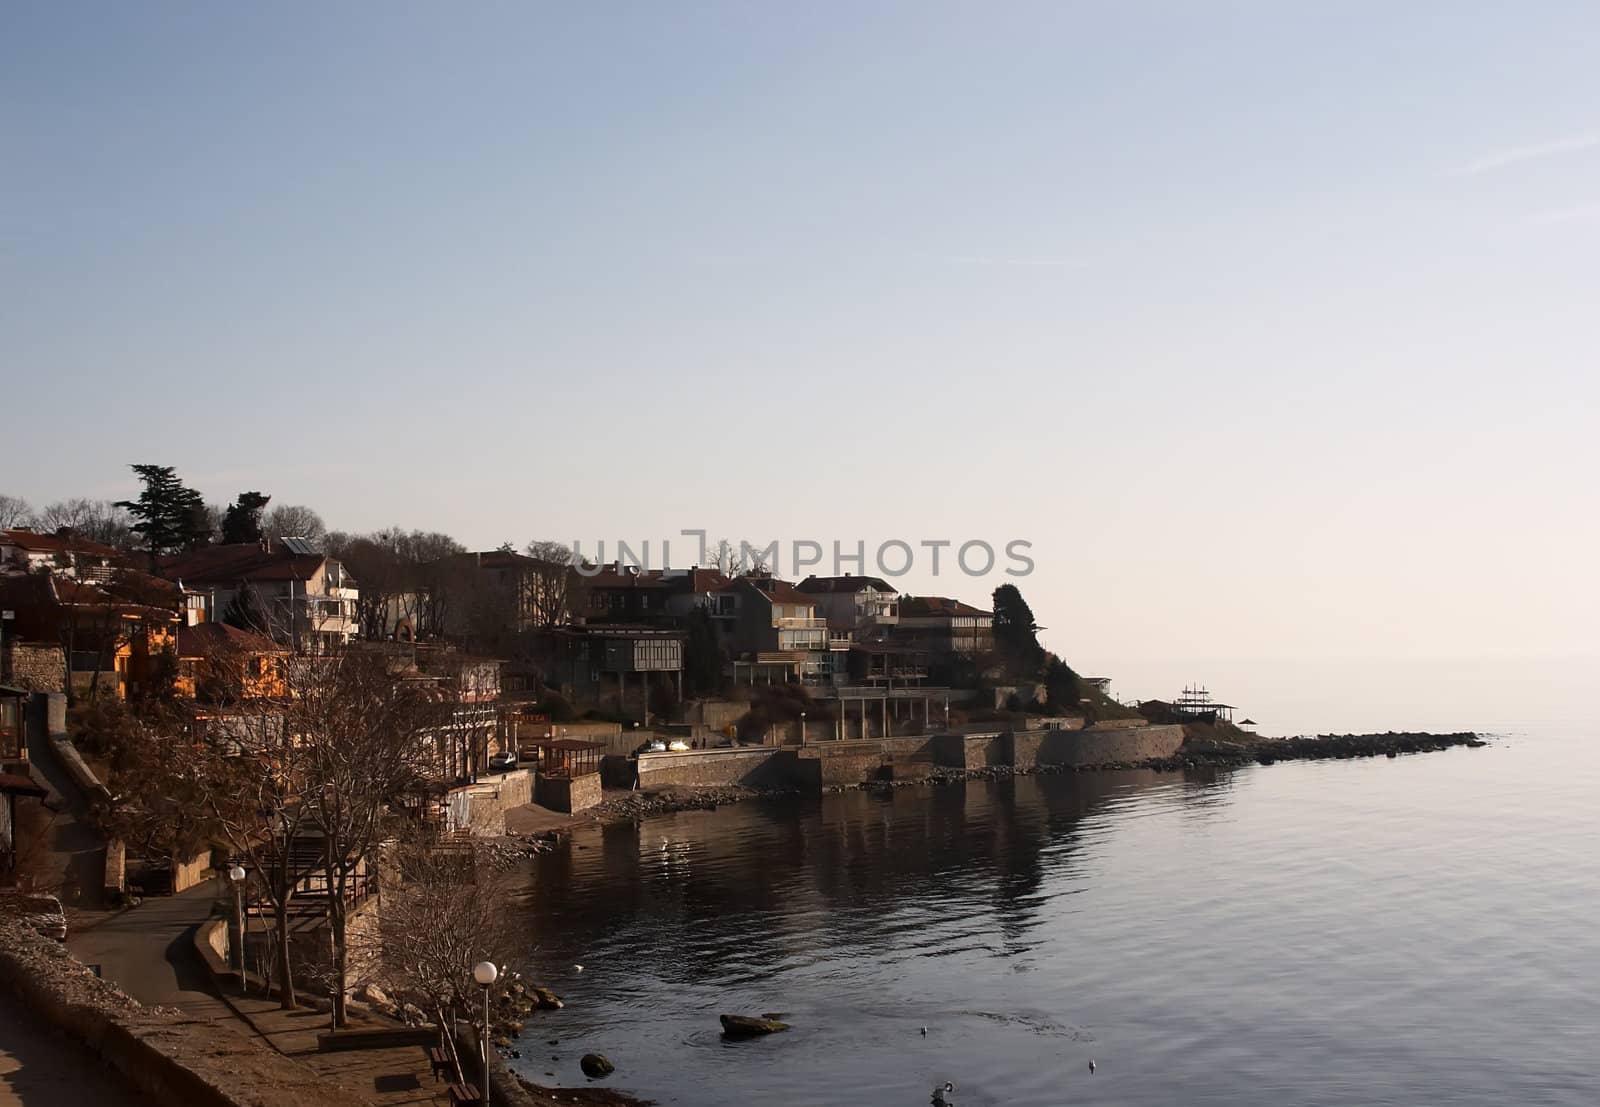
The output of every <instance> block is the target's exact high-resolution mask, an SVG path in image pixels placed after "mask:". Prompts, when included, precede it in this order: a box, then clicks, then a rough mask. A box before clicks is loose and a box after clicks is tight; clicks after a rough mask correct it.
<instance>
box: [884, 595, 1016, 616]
mask: <svg viewBox="0 0 1600 1107" xmlns="http://www.w3.org/2000/svg"><path fill="white" fill-rule="evenodd" d="M957 615H960V616H973V615H977V616H984V615H987V616H990V617H991V618H992V617H993V616H994V612H992V611H983V610H981V609H979V608H976V607H973V606H972V605H971V604H968V603H962V602H961V601H960V600H953V599H951V598H950V597H948V596H902V597H900V617H901V618H902V619H905V618H912V619H924V618H938V617H952V616H957Z"/></svg>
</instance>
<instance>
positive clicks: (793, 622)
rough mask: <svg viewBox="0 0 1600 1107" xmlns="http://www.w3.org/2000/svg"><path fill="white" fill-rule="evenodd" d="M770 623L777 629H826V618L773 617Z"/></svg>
mask: <svg viewBox="0 0 1600 1107" xmlns="http://www.w3.org/2000/svg"><path fill="white" fill-rule="evenodd" d="M772 625H773V626H775V627H777V628H778V629H779V630H827V629H828V620H826V619H797V618H788V619H774V620H772Z"/></svg>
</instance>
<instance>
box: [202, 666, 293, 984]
mask: <svg viewBox="0 0 1600 1107" xmlns="http://www.w3.org/2000/svg"><path fill="white" fill-rule="evenodd" d="M291 706H292V701H290V700H289V699H288V698H287V697H284V698H271V699H268V698H261V699H244V698H236V699H235V701H234V703H233V705H232V708H233V709H232V710H231V711H229V710H224V711H221V712H218V713H217V715H216V717H215V718H213V719H212V720H210V721H208V722H207V723H204V724H201V725H202V727H203V729H202V731H201V733H200V735H199V736H198V737H199V740H200V742H201V745H202V748H203V749H204V750H205V752H206V754H207V759H206V770H205V772H204V773H203V777H202V778H203V780H204V781H205V798H204V805H205V808H206V810H207V811H208V812H209V814H210V816H211V819H212V821H213V827H214V830H215V832H216V833H217V834H218V835H219V836H220V837H221V838H222V840H223V841H224V842H226V843H227V844H228V847H229V848H230V850H231V851H232V852H233V855H234V856H235V857H236V858H239V859H240V860H242V861H244V862H245V865H246V868H247V870H248V871H249V873H250V882H251V888H252V889H254V890H255V891H256V892H258V893H259V894H260V895H261V896H262V897H263V898H264V899H265V900H266V901H267V904H268V906H269V907H270V908H271V909H272V915H273V923H274V929H273V931H272V933H273V934H274V935H275V936H276V945H277V948H278V953H277V956H276V957H274V959H273V971H274V974H275V975H276V977H277V984H278V997H279V1001H280V1003H281V1005H282V1006H283V1008H284V1009H285V1010H289V1009H292V1008H293V1007H294V1006H295V982H294V969H293V965H292V964H291V962H290V958H289V943H288V935H289V933H290V917H291V912H292V911H293V908H294V902H295V898H296V896H297V895H298V894H299V893H300V892H301V890H302V889H303V888H304V886H305V884H306V882H307V881H308V879H309V878H310V877H311V875H312V874H313V873H315V872H317V871H318V870H319V869H321V868H322V866H323V851H322V850H321V849H320V848H315V847H316V846H317V836H316V835H315V834H313V833H312V832H311V831H312V824H311V819H310V817H309V812H308V810H307V808H306V805H305V804H304V803H302V802H301V799H300V794H301V790H302V789H303V788H304V786H305V781H306V779H307V771H306V761H307V757H306V753H305V750H304V748H303V747H302V746H301V744H300V743H299V742H297V741H295V740H293V739H292V738H291V730H290V723H289V716H290V708H291Z"/></svg>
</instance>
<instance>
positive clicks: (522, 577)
mask: <svg viewBox="0 0 1600 1107" xmlns="http://www.w3.org/2000/svg"><path fill="white" fill-rule="evenodd" d="M447 569H448V572H447V573H446V574H445V578H446V579H447V580H448V581H450V582H451V583H453V584H455V585H457V586H458V587H459V588H460V590H461V591H462V592H463V593H464V595H463V597H462V599H461V602H451V603H449V604H447V605H445V607H444V610H443V619H442V623H443V625H442V626H441V627H424V628H418V629H423V630H428V631H442V632H443V633H444V634H446V635H448V636H450V637H452V638H458V639H461V638H465V639H471V640H474V641H485V640H487V641H500V640H503V639H505V638H506V637H507V636H512V635H518V634H524V633H526V632H528V631H530V630H538V629H541V628H546V627H553V626H561V625H563V624H565V623H566V622H567V621H568V620H569V618H570V617H571V616H572V614H573V612H572V604H573V603H574V602H575V601H576V600H577V599H578V595H577V594H578V590H579V589H578V585H579V577H578V573H577V570H575V569H573V568H572V567H571V566H570V565H560V564H557V563H556V562H554V561H547V560H545V559H543V558H538V557H529V556H528V555H527V554H520V553H516V552H514V551H511V550H489V551H486V552H482V553H466V554H456V555H453V556H452V557H450V558H449V559H447ZM415 606H416V607H417V609H418V610H422V609H425V608H426V605H425V604H420V603H419V604H416V605H415Z"/></svg>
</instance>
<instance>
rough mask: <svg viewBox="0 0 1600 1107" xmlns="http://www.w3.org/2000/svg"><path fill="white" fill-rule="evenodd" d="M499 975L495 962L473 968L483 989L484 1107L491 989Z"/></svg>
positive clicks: (487, 1102)
mask: <svg viewBox="0 0 1600 1107" xmlns="http://www.w3.org/2000/svg"><path fill="white" fill-rule="evenodd" d="M499 975H500V970H499V969H497V968H495V967H494V962H493V961H479V962H478V963H477V964H476V965H473V966H472V979H474V980H476V981H477V982H478V984H479V986H481V987H482V988H483V1107H489V989H490V988H492V987H494V982H495V978H496V977H498V976H499Z"/></svg>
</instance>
